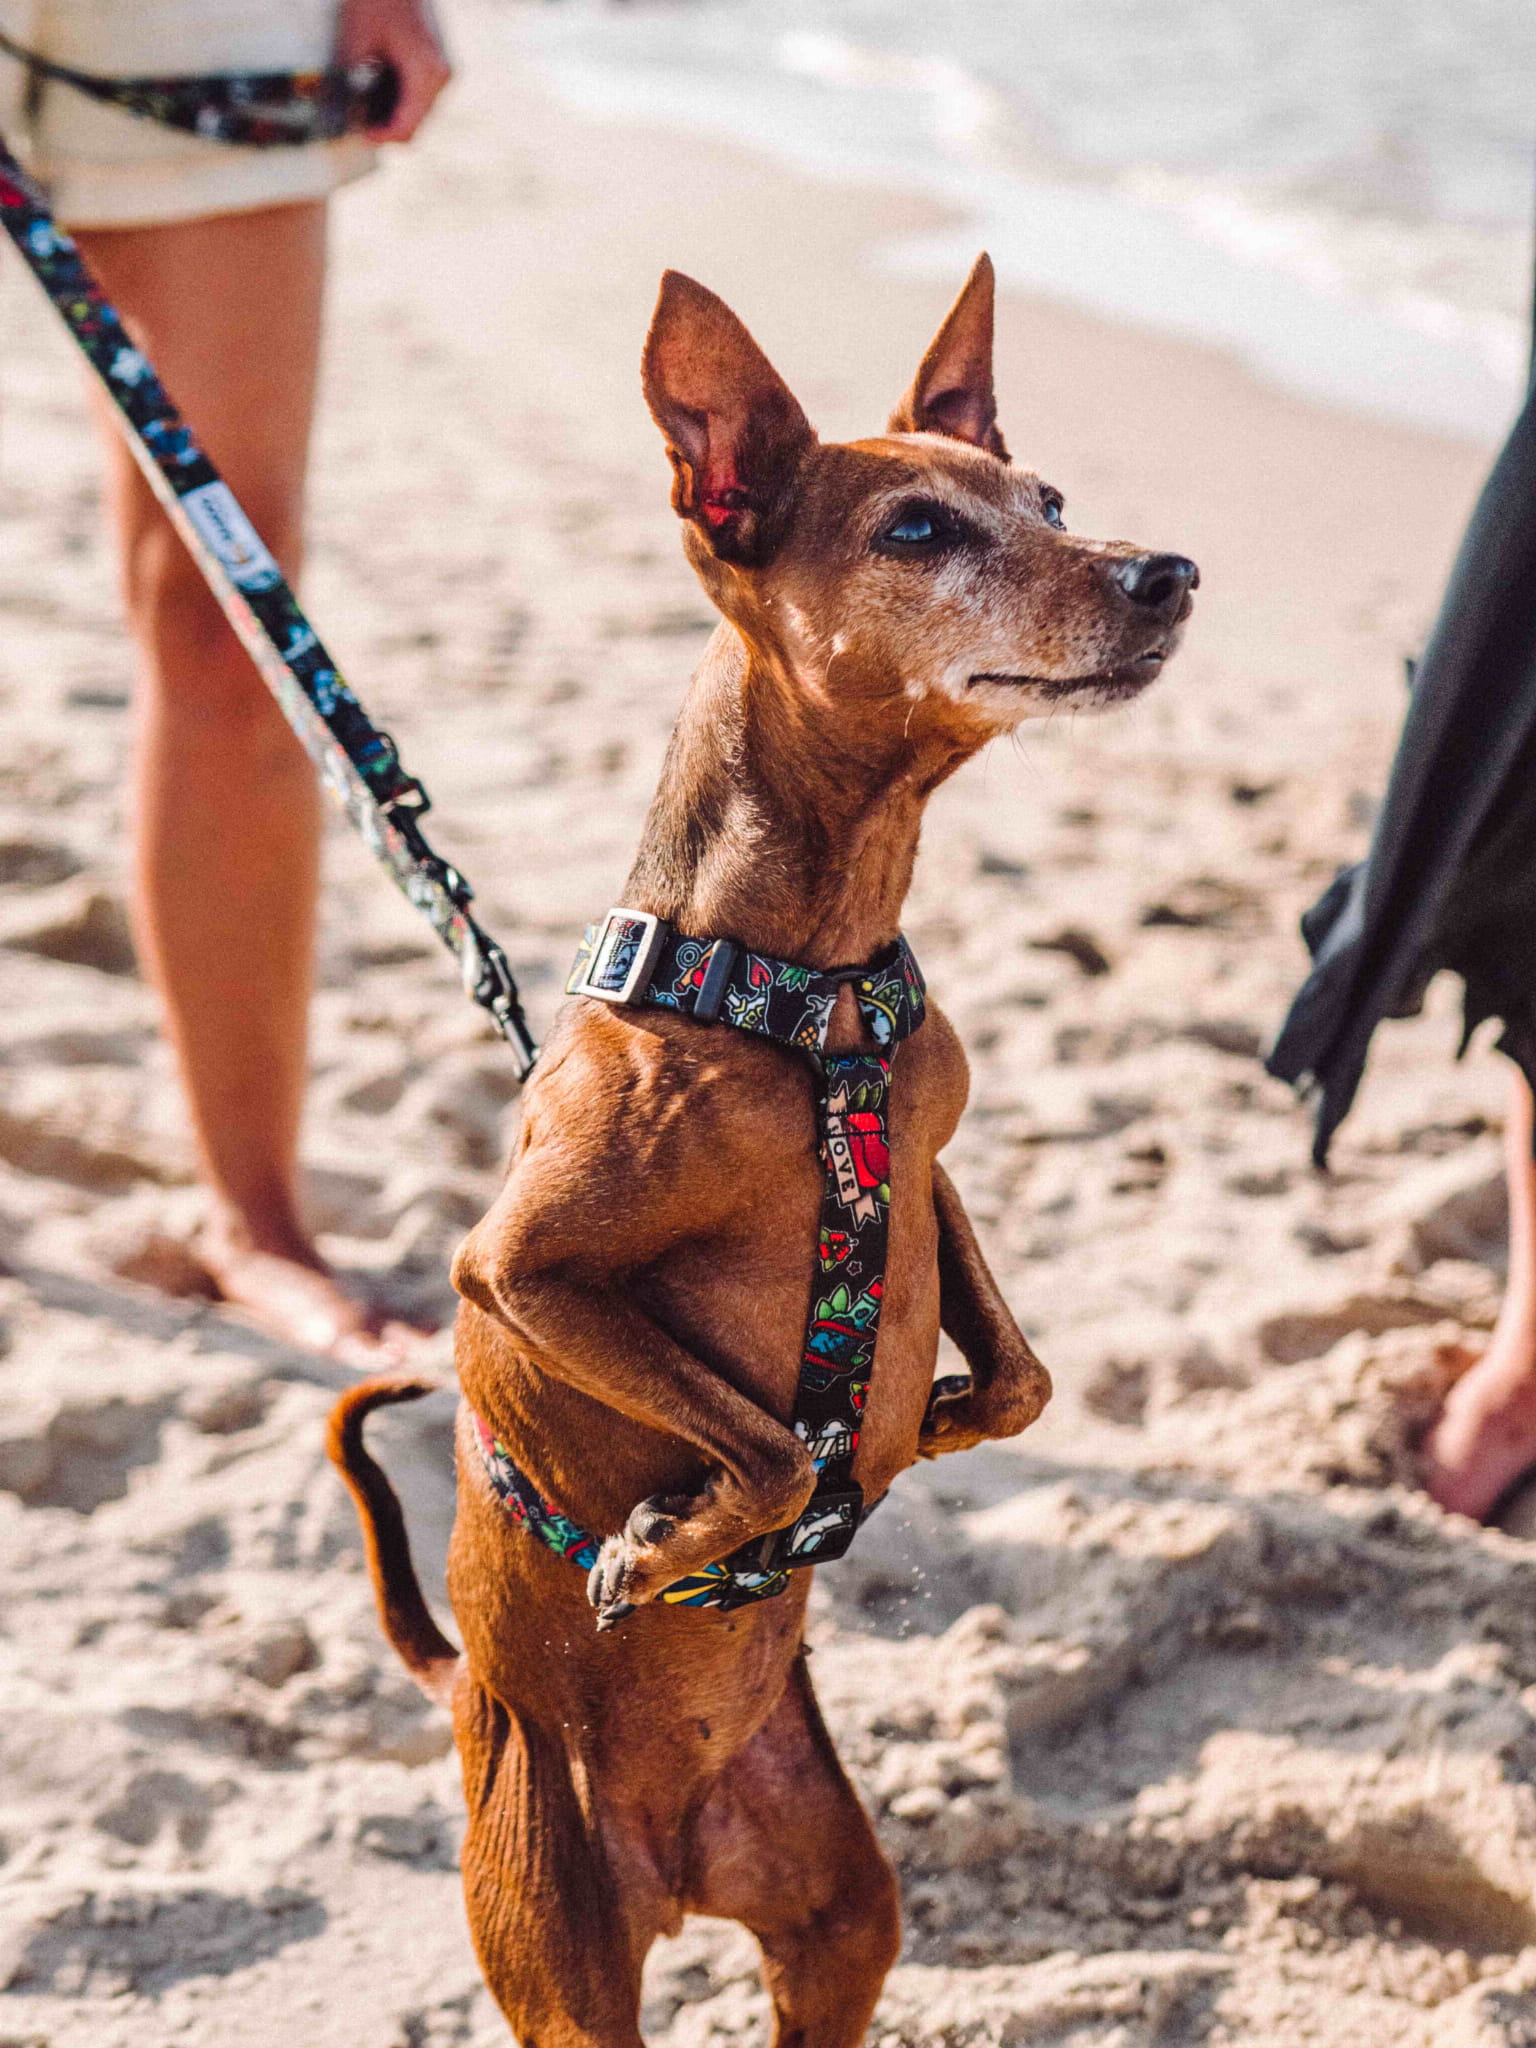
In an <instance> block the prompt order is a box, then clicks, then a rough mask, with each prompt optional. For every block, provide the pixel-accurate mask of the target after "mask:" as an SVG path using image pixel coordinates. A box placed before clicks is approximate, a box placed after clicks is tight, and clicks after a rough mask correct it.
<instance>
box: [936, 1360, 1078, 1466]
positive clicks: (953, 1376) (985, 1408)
mask: <svg viewBox="0 0 1536 2048" xmlns="http://www.w3.org/2000/svg"><path fill="white" fill-rule="evenodd" d="M1050 1398H1051V1376H1050V1374H1049V1373H1048V1372H1047V1371H1046V1369H1045V1367H1044V1366H1043V1365H1042V1364H1041V1363H1040V1361H1039V1359H1038V1358H1036V1357H1035V1355H1034V1353H1033V1352H1032V1351H1028V1350H1026V1353H1025V1356H1024V1357H1023V1358H1022V1359H1020V1360H1018V1361H1017V1362H1016V1363H1015V1364H1013V1365H1011V1366H1010V1368H1009V1369H1008V1370H1007V1371H1005V1372H1000V1373H999V1374H998V1375H997V1376H996V1377H995V1378H994V1379H990V1380H988V1381H987V1382H986V1383H985V1384H984V1385H978V1384H977V1382H976V1380H975V1379H974V1378H973V1377H970V1376H967V1375H966V1374H963V1373H949V1374H946V1375H945V1376H944V1378H942V1379H939V1380H935V1382H934V1386H933V1392H932V1394H931V1395H930V1396H929V1399H928V1412H927V1414H926V1415H925V1416H924V1417H923V1426H922V1429H921V1431H920V1432H919V1434H918V1439H917V1455H918V1456H919V1457H920V1458H943V1457H947V1456H948V1455H949V1454H950V1452H951V1451H969V1450H974V1449H975V1447H976V1446H977V1444H984V1443H989V1442H992V1441H994V1440H995V1439H996V1438H998V1437H1005V1436H1017V1435H1018V1434H1019V1433H1020V1431H1021V1430H1026V1429H1028V1427H1029V1425H1030V1424H1031V1423H1032V1422H1034V1421H1035V1420H1036V1419H1037V1417H1038V1416H1039V1414H1040V1411H1041V1410H1042V1409H1043V1408H1044V1406H1045V1404H1046V1402H1047V1401H1049V1400H1050Z"/></svg>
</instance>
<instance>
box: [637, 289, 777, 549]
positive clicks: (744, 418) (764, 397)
mask: <svg viewBox="0 0 1536 2048" xmlns="http://www.w3.org/2000/svg"><path fill="white" fill-rule="evenodd" d="M643 375H644V380H645V400H646V404H647V405H649V407H650V408H651V412H652V415H653V417H654V418H655V421H656V424H657V426H659V427H660V428H661V431H662V432H663V434H665V435H666V437H667V453H668V454H669V455H670V456H671V458H672V468H673V471H674V481H673V485H672V506H673V510H674V511H675V512H676V513H677V515H678V517H679V518H680V519H691V520H692V521H693V522H694V524H695V525H696V526H697V527H698V529H699V531H700V532H701V533H702V534H703V535H704V537H705V539H706V540H707V541H708V542H709V545H710V547H711V548H712V549H713V550H714V552H715V553H716V554H717V555H718V556H719V557H720V558H721V560H722V561H727V562H741V563H745V564H748V565H750V564H752V563H754V562H762V561H765V560H766V559H767V557H768V555H769V554H770V553H771V552H772V550H773V545H774V542H775V540H776V538H777V530H778V528H779V525H780V519H781V514H782V511H783V508H784V504H785V500H786V498H787V496H788V491H789V485H790V483H791V481H792V479H793V477H794V473H795V467H796V464H797V463H798V462H799V460H800V457H801V456H802V455H803V454H804V453H805V451H806V449H807V448H809V447H811V446H812V445H813V444H814V442H815V439H816V436H815V434H814V433H813V432H812V429H811V425H810V422H809V421H808V420H807V419H806V417H805V414H804V413H803V412H802V411H801V410H800V407H799V405H798V403H797V402H796V400H795V397H794V394H793V393H792V392H791V390H790V388H789V386H788V385H787V384H786V383H785V382H784V379H783V378H782V377H781V376H780V375H779V373H778V371H777V370H776V369H775V368H774V367H773V365H772V363H770V362H769V360H768V358H767V357H766V356H765V355H764V354H763V352H762V350H761V349H760V348H759V347H758V345H757V343H756V342H755V341H754V340H753V339H752V337H751V335H750V334H748V332H747V330H746V328H745V327H743V326H742V324H741V322H740V321H739V320H738V319H737V318H736V315H735V314H734V313H733V312H732V311H731V309H730V307H729V306H728V305H726V303H725V301H724V300H723V299H717V298H716V297H715V295H714V293H713V292H711V291H706V290H705V289H704V287H703V285H701V284H695V283H694V281H693V279H692V278H691V277H684V276H683V275H682V274H681V273H680V272H679V271H676V270H669V271H668V272H667V274H666V276H665V277H664V278H663V279H662V281H661V297H660V298H659V299H658V300H657V302H656V315H655V318H654V319H653V320H652V322H651V331H650V333H649V334H648V335H647V336H646V340H645V357H644V362H643Z"/></svg>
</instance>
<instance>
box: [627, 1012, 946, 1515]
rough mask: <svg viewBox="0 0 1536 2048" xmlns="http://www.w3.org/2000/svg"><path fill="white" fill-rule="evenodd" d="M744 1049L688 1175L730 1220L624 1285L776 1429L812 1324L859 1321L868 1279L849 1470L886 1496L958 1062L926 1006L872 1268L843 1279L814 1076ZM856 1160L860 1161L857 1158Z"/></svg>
mask: <svg viewBox="0 0 1536 2048" xmlns="http://www.w3.org/2000/svg"><path fill="white" fill-rule="evenodd" d="M741 1052H742V1055H743V1056H742V1057H741V1059H740V1060H739V1062H738V1061H737V1060H735V1059H732V1060H730V1062H729V1065H730V1066H731V1067H733V1068H738V1071H737V1072H736V1073H734V1074H732V1075H731V1076H730V1080H731V1082H733V1083H734V1085H730V1086H725V1087H722V1088H719V1089H717V1090H716V1091H714V1092H713V1099H712V1101H711V1102H710V1104H709V1107H708V1109H707V1110H704V1109H701V1112H700V1114H701V1117H703V1118H705V1119H706V1120H707V1122H708V1125H709V1128H710V1135H711V1143H710V1145H709V1146H708V1147H707V1148H705V1149H706V1152H707V1163H706V1161H705V1159H703V1158H701V1159H700V1161H699V1163H698V1167H697V1170H698V1171H700V1172H701V1173H703V1172H706V1171H707V1172H709V1173H710V1174H711V1175H713V1176H714V1177H715V1182H716V1191H717V1198H718V1199H719V1201H720V1203H721V1206H723V1207H724V1209H725V1210H726V1211H727V1214H726V1215H725V1217H723V1218H722V1220H721V1221H720V1222H719V1223H718V1224H717V1225H716V1227H714V1228H711V1229H706V1230H704V1231H702V1232H700V1233H699V1235H697V1236H696V1237H690V1238H688V1239H687V1240H685V1241H683V1242H681V1243H679V1245H678V1246H677V1247H676V1248H675V1250H674V1251H673V1252H671V1253H670V1254H669V1255H667V1256H666V1257H665V1258H664V1259H662V1260H660V1261H658V1262H657V1263H656V1264H655V1265H653V1266H652V1267H651V1268H650V1269H648V1270H647V1272H646V1273H645V1274H643V1275H640V1276H637V1281H636V1285H637V1288H638V1290H639V1291H640V1293H641V1294H642V1297H643V1299H644V1301H645V1305H646V1306H647V1307H648V1308H649V1309H650V1311H651V1313H652V1314H653V1315H655V1316H656V1318H657V1320H658V1321H660V1322H661V1323H662V1324H663V1325H664V1326H665V1327H666V1328H668V1329H669V1330H670V1331H671V1332H672V1333H673V1334H674V1335H675V1336H676V1337H677V1338H678V1339H679V1340H680V1341H681V1342H682V1343H684V1344H685V1345H686V1346H687V1347H688V1348H689V1349H691V1350H693V1351H694V1352H696V1353H697V1354H698V1355H700V1356H702V1357H704V1358H706V1359H707V1360H709V1361H710V1362H711V1363H712V1364H713V1365H714V1366H715V1368H716V1369H717V1370H718V1371H719V1372H720V1373H721V1374H722V1376H723V1377H725V1378H727V1379H728V1380H730V1381H731V1383H732V1384H733V1385H735V1386H737V1387H739V1388H740V1389H741V1390H742V1391H743V1392H745V1393H748V1394H750V1395H751V1397H752V1398H753V1399H754V1400H756V1401H758V1402H759V1403H760V1404H761V1405H762V1406H763V1407H765V1408H768V1409H769V1410H770V1411H771V1412H773V1413H774V1414H776V1415H778V1416H779V1417H780V1419H782V1420H785V1421H787V1420H788V1419H789V1417H790V1414H791V1412H792V1409H793V1406H794V1401H795V1393H796V1388H797V1386H798V1384H799V1380H800V1373H801V1364H802V1359H803V1356H804V1354H805V1351H806V1346H807V1326H808V1322H809V1323H810V1324H811V1325H812V1328H813V1330H814V1325H815V1322H816V1320H817V1318H818V1315H820V1314H821V1312H822V1311H823V1310H829V1311H830V1312H835V1311H836V1309H838V1308H842V1309H843V1310H844V1311H845V1312H846V1309H847V1307H848V1306H850V1305H851V1306H852V1307H853V1308H854V1310H855V1313H857V1306H858V1297H859V1296H860V1295H861V1294H863V1295H864V1296H866V1297H867V1296H868V1294H869V1291H870V1283H871V1282H875V1283H876V1286H877V1289H878V1295H879V1299H880V1314H879V1337H878V1343H877V1346H876V1351H875V1363H874V1370H873V1372H872V1374H871V1376H870V1381H869V1387H868V1394H867V1398H866V1402H865V1407H864V1413H863V1421H862V1428H861V1432H860V1445H859V1458H858V1466H857V1472H858V1476H859V1478H860V1482H861V1484H863V1485H864V1487H865V1489H866V1491H867V1492H876V1491H882V1490H883V1489H884V1487H885V1486H886V1485H888V1484H889V1483H890V1480H891V1478H893V1477H894V1476H895V1474H896V1472H898V1471H900V1470H902V1469H903V1468H904V1467H905V1466H906V1465H907V1464H909V1463H910V1462H911V1459H912V1457H913V1455H914V1446H915V1443H916V1437H917V1431H918V1428H919V1426H920V1424H921V1421H922V1417H923V1413H924V1409H925V1407H926V1404H927V1399H928V1393H929V1388H930V1385H931V1382H932V1378H933V1367H934V1360H935V1357H936V1355H937V1347H938V1329H939V1280H938V1229H937V1223H936V1220H935V1215H934V1206H933V1195H932V1169H933V1162H934V1159H935V1156H936V1155H937V1153H938V1151H939V1150H940V1148H941V1147H942V1146H943V1145H944V1144H945V1143H946V1142H947V1141H948V1139H949V1137H950V1136H951V1135H952V1133H953V1129H954V1125H955V1122H956V1121H957V1119H958V1115H959V1111H960V1107H961V1104H962V1103H963V1100H964V1089H965V1067H964V1060H963V1058H962V1057H961V1056H960V1054H959V1049H958V1045H957V1043H956V1041H955V1039H954V1035H953V1033H952V1031H951V1030H950V1027H949V1025H948V1023H947V1022H946V1021H945V1020H944V1019H943V1018H942V1017H940V1016H938V1015H937V1014H936V1013H933V1014H931V1015H930V1020H929V1022H928V1023H927V1024H925V1026H924V1028H923V1030H922V1031H921V1032H920V1033H918V1034H917V1035H916V1036H915V1037H914V1038H912V1039H911V1040H909V1041H908V1042H907V1043H906V1044H905V1045H903V1046H902V1047H900V1049H899V1050H898V1052H897V1054H896V1057H895V1058H894V1060H893V1062H892V1076H891V1091H890V1099H889V1104H888V1109H887V1112H886V1116H885V1131H884V1133H883V1136H884V1138H885V1139H887V1140H888V1143H889V1164H888V1175H889V1178H888V1183H887V1184H888V1186H889V1191H890V1204H889V1234H888V1238H887V1242H886V1246H885V1253H884V1264H883V1271H879V1272H870V1273H863V1272H860V1273H859V1274H857V1275H854V1276H853V1277H852V1278H845V1277H844V1275H843V1273H842V1271H841V1269H840V1267H839V1263H838V1262H839V1259H840V1258H842V1257H844V1256H846V1255H847V1254H848V1253H849V1251H850V1250H851V1249H853V1248H854V1245H855V1234H854V1233H853V1232H852V1231H849V1232H846V1233H844V1232H840V1231H839V1230H838V1229H837V1227H836V1220H835V1213H834V1215H833V1217H832V1219H831V1227H830V1228H829V1218H828V1213H827V1210H828V1204H827V1185H828V1168H827V1163H826V1154H825V1153H824V1152H823V1149H822V1146H821V1142H820V1139H821V1132H820V1131H819V1129H818V1118H817V1097H816V1088H815V1086H814V1077H813V1075H812V1073H811V1071H810V1069H809V1068H808V1067H807V1066H803V1065H801V1064H800V1063H799V1062H797V1061H791V1060H785V1059H783V1058H774V1057H772V1056H771V1055H770V1056H769V1057H767V1058H764V1056H763V1055H764V1053H765V1052H766V1048H759V1047H754V1046H744V1047H742V1048H741ZM722 1078H725V1077H722ZM853 1120H854V1122H855V1124H857V1120H858V1113H857V1112H856V1111H855V1112H854V1118H853ZM854 1136H855V1139H856V1141H861V1142H862V1143H863V1144H867V1145H868V1147H869V1152H868V1155H867V1156H869V1157H878V1155H877V1154H876V1153H875V1151H874V1146H875V1143H876V1142H877V1140H876V1139H875V1137H874V1134H872V1133H861V1132H859V1131H858V1130H857V1128H856V1129H855V1133H854ZM865 1157H866V1155H865V1154H864V1153H862V1152H861V1155H860V1158H861V1165H862V1163H863V1161H864V1158H865ZM882 1170H884V1169H882ZM869 1177H870V1176H869V1174H868V1173H867V1172H866V1174H865V1178H869ZM840 1289H841V1293H840V1292H839V1290H840ZM842 1294H846V1295H847V1296H848V1297H849V1302H848V1303H847V1304H844V1303H843V1302H842V1299H841V1296H842Z"/></svg>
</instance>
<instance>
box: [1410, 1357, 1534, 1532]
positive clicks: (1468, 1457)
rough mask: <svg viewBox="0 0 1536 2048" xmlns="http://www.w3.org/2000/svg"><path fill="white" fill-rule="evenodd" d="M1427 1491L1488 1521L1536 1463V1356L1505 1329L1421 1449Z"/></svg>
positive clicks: (1450, 1399) (1465, 1377)
mask: <svg viewBox="0 0 1536 2048" xmlns="http://www.w3.org/2000/svg"><path fill="white" fill-rule="evenodd" d="M1420 1458H1421V1464H1420V1471H1421V1476H1422V1478H1423V1482H1424V1490H1425V1492H1426V1493H1428V1495H1429V1496H1430V1498H1431V1499H1432V1500H1437V1501H1438V1502H1439V1503H1440V1505H1441V1507H1443V1508H1449V1509H1451V1510H1452V1511H1453V1512H1454V1513H1456V1514H1460V1515H1470V1516H1472V1518H1473V1519H1474V1520H1475V1521H1479V1522H1481V1521H1484V1520H1486V1518H1487V1517H1488V1515H1489V1514H1490V1513H1491V1512H1492V1510H1493V1509H1494V1508H1495V1507H1497V1505H1498V1503H1499V1502H1500V1501H1501V1500H1502V1499H1503V1497H1504V1495H1505V1494H1506V1493H1507V1492H1508V1491H1509V1489H1510V1488H1511V1487H1512V1486H1513V1485H1514V1483H1515V1481H1516V1480H1517V1479H1520V1478H1522V1477H1523V1476H1524V1475H1525V1474H1526V1473H1527V1472H1529V1471H1530V1470H1531V1469H1532V1467H1533V1466H1536V1357H1533V1356H1532V1354H1531V1351H1530V1349H1529V1347H1528V1346H1527V1345H1526V1344H1525V1343H1523V1342H1522V1343H1519V1344H1516V1345H1508V1344H1502V1343H1500V1342H1499V1338H1498V1335H1497V1334H1496V1335H1495V1339H1494V1342H1493V1343H1492V1344H1490V1346H1489V1347H1488V1349H1487V1350H1486V1351H1485V1352H1484V1353H1483V1355H1482V1357H1481V1358H1480V1359H1478V1361H1477V1362H1476V1364H1475V1365H1473V1366H1472V1367H1471V1368H1470V1369H1469V1370H1468V1371H1467V1372H1465V1373H1463V1374H1462V1376H1461V1378H1460V1379H1459V1380H1457V1382H1456V1384H1455V1385H1454V1386H1453V1387H1452V1388H1451V1390H1450V1392H1449V1393H1448V1394H1447V1395H1446V1397H1445V1406H1444V1407H1443V1408H1442V1409H1441V1411H1440V1416H1439V1419H1438V1420H1437V1421H1436V1423H1435V1425H1434V1427H1433V1429H1431V1430H1430V1432H1429V1435H1428V1436H1427V1437H1426V1438H1425V1439H1424V1444H1423V1448H1422V1451H1421V1453H1420Z"/></svg>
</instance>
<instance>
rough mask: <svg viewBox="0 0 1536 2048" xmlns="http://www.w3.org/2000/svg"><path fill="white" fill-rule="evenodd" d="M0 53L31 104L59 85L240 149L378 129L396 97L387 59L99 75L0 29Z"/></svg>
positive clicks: (289, 144) (397, 91)
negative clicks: (21, 73)
mask: <svg viewBox="0 0 1536 2048" xmlns="http://www.w3.org/2000/svg"><path fill="white" fill-rule="evenodd" d="M0 51H4V53H5V54H6V56H8V57H13V58H14V59H15V60H16V62H17V63H18V64H21V65H24V66H25V67H26V71H27V77H28V81H29V96H30V98H31V100H32V101H33V102H34V103H35V101H36V99H37V96H38V94H39V92H40V90H41V87H42V86H43V84H44V83H50V84H54V85H67V86H71V87H73V89H74V90H75V91H76V92H81V93H84V94H86V95H87V97H88V98H90V99H93V100H101V101H103V102H104V103H105V104H106V105H108V106H114V107H121V108H123V110H124V111H125V112H127V113H130V114H139V115H142V116H143V118H144V119H145V120H148V121H159V122H161V123H162V124H163V125H164V126H165V127H167V128H181V129H184V130H185V131H186V133H187V134H189V135H200V136H202V137H203V138H204V139H205V140H207V141H210V142H237V143H241V144H243V145H244V146H245V147H247V148H255V149H277V148H284V147H289V148H292V147H298V146H300V145H302V144H304V143H309V142H334V141H335V140H337V138H338V137H340V136H343V135H355V134H359V133H361V132H363V131H364V130H366V129H369V128H382V127H384V126H385V125H386V123H387V122H388V120H389V118H390V116H391V114H393V112H394V110H395V105H396V102H397V101H398V100H399V97H400V80H399V77H398V75H397V74H396V72H395V70H394V68H393V67H392V66H391V65H387V64H377V63H368V64H352V65H339V64H333V65H328V66H327V67H326V68H325V69H324V70H322V71H241V72H222V71H220V72H210V73H208V74H207V75H206V76H175V77H165V78H161V77H148V76H146V77H134V78H102V77H100V76H99V75H98V74H97V73H96V72H94V71H77V70H75V68H74V67H73V66H72V65H69V64H57V63H55V62H54V61H53V59H52V58H51V57H44V56H41V55H40V54H39V53H38V52H37V51H36V50H29V49H26V48H25V47H24V46H23V45H22V44H20V43H18V42H14V41H13V40H12V38H11V37H10V36H8V35H6V34H5V33H4V31H3V30H0Z"/></svg>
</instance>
